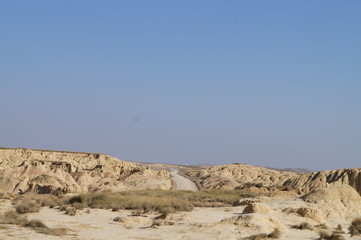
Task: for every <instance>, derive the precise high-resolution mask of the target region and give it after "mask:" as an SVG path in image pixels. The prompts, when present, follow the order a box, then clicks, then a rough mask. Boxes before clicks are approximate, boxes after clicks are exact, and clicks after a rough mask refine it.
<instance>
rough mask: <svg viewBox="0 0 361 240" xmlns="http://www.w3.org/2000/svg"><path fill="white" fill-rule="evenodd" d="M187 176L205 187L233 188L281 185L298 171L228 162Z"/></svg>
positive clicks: (295, 175) (296, 174)
mask: <svg viewBox="0 0 361 240" xmlns="http://www.w3.org/2000/svg"><path fill="white" fill-rule="evenodd" d="M187 174H188V176H189V177H191V178H192V179H197V181H198V184H200V185H201V186H202V187H203V188H206V189H214V188H217V189H235V188H240V187H243V186H247V185H249V186H254V185H257V184H258V185H262V186H282V185H283V184H284V182H285V181H287V180H288V179H290V178H294V177H297V176H299V174H298V173H294V172H284V171H277V170H272V169H268V168H262V167H254V166H250V165H246V164H229V165H222V166H214V167H209V168H204V169H200V170H195V171H189V172H188V173H187Z"/></svg>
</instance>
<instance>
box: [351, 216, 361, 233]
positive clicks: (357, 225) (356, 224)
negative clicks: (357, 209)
mask: <svg viewBox="0 0 361 240" xmlns="http://www.w3.org/2000/svg"><path fill="white" fill-rule="evenodd" d="M349 231H350V234H351V237H352V236H357V235H361V218H356V219H354V220H353V221H352V223H351V226H350V227H349Z"/></svg>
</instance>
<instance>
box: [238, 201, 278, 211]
mask: <svg viewBox="0 0 361 240" xmlns="http://www.w3.org/2000/svg"><path fill="white" fill-rule="evenodd" d="M242 213H245V214H247V213H259V214H271V213H273V211H272V209H270V208H269V207H268V206H267V205H265V204H262V203H252V204H249V205H247V206H246V207H245V209H244V210H243V212H242Z"/></svg>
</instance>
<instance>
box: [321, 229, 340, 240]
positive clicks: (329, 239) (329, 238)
mask: <svg viewBox="0 0 361 240" xmlns="http://www.w3.org/2000/svg"><path fill="white" fill-rule="evenodd" d="M319 240H345V238H344V237H343V236H342V235H340V234H339V233H332V234H329V233H327V232H325V231H321V232H320V237H319Z"/></svg>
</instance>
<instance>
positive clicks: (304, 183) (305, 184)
mask: <svg viewBox="0 0 361 240" xmlns="http://www.w3.org/2000/svg"><path fill="white" fill-rule="evenodd" d="M340 185H350V186H351V187H353V188H354V189H355V190H356V191H357V192H358V193H359V194H361V168H352V169H338V170H334V171H320V172H312V173H307V174H302V175H300V176H297V177H293V178H290V179H288V180H287V181H286V182H285V183H284V186H286V187H288V188H292V189H298V190H299V191H300V193H308V192H310V191H313V190H315V189H319V188H323V187H329V186H340Z"/></svg>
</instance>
